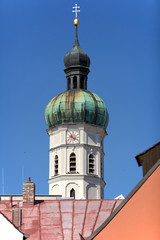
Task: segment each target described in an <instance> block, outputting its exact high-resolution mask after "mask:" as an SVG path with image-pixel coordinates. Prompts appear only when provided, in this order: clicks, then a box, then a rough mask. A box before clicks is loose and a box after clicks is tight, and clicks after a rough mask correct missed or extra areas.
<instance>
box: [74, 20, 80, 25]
mask: <svg viewBox="0 0 160 240" xmlns="http://www.w3.org/2000/svg"><path fill="white" fill-rule="evenodd" d="M78 25H79V21H78V19H77V18H76V19H74V26H78Z"/></svg>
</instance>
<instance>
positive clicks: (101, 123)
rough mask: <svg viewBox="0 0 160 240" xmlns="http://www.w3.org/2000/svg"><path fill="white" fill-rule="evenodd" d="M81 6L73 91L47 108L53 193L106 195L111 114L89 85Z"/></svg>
mask: <svg viewBox="0 0 160 240" xmlns="http://www.w3.org/2000/svg"><path fill="white" fill-rule="evenodd" d="M78 8H79V7H78V6H77V4H75V7H74V9H75V10H74V11H75V13H76V18H75V20H74V25H75V28H76V37H75V43H74V46H73V48H72V49H71V50H70V52H68V53H67V54H66V55H65V57H64V65H65V70H64V71H65V74H66V80H67V91H65V92H63V93H60V94H59V95H58V96H56V97H54V98H53V99H52V100H51V101H50V102H49V103H48V105H47V106H46V109H45V119H46V122H47V125H48V127H49V128H48V130H47V132H48V135H49V138H50V147H49V180H48V183H49V194H50V195H61V196H62V197H64V198H68V197H73V198H75V199H101V198H104V187H105V182H104V152H103V141H104V138H105V136H106V135H107V133H106V127H107V125H108V119H109V116H108V112H107V109H106V107H105V104H104V102H103V101H102V99H101V98H100V97H99V96H98V95H97V94H95V93H93V92H90V91H88V90H87V79H88V73H89V72H90V70H89V66H90V59H89V57H88V55H87V54H86V53H85V52H84V51H83V50H82V49H81V48H80V44H79V41H78V34H77V28H78V25H79V21H78V19H77V12H78V11H79V10H78Z"/></svg>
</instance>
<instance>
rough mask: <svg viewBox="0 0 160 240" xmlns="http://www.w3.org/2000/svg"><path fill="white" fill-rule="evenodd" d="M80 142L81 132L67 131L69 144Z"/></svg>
mask: <svg viewBox="0 0 160 240" xmlns="http://www.w3.org/2000/svg"><path fill="white" fill-rule="evenodd" d="M79 140H80V136H79V131H77V130H71V131H67V144H78V143H79Z"/></svg>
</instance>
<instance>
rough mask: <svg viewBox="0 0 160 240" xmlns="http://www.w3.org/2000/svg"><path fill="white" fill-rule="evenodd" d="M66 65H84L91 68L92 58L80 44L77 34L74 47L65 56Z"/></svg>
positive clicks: (67, 66)
mask: <svg viewBox="0 0 160 240" xmlns="http://www.w3.org/2000/svg"><path fill="white" fill-rule="evenodd" d="M64 65H65V67H66V68H69V67H73V66H83V67H87V68H89V66H90V59H89V57H88V55H87V53H85V52H84V51H83V50H82V49H81V48H80V45H79V42H78V38H77V34H76V40H75V44H74V46H73V48H72V49H71V50H70V51H69V52H68V53H67V54H66V55H65V56H64Z"/></svg>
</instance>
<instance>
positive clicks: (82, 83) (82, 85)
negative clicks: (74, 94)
mask: <svg viewBox="0 0 160 240" xmlns="http://www.w3.org/2000/svg"><path fill="white" fill-rule="evenodd" d="M80 88H81V89H84V77H81V83H80Z"/></svg>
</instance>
